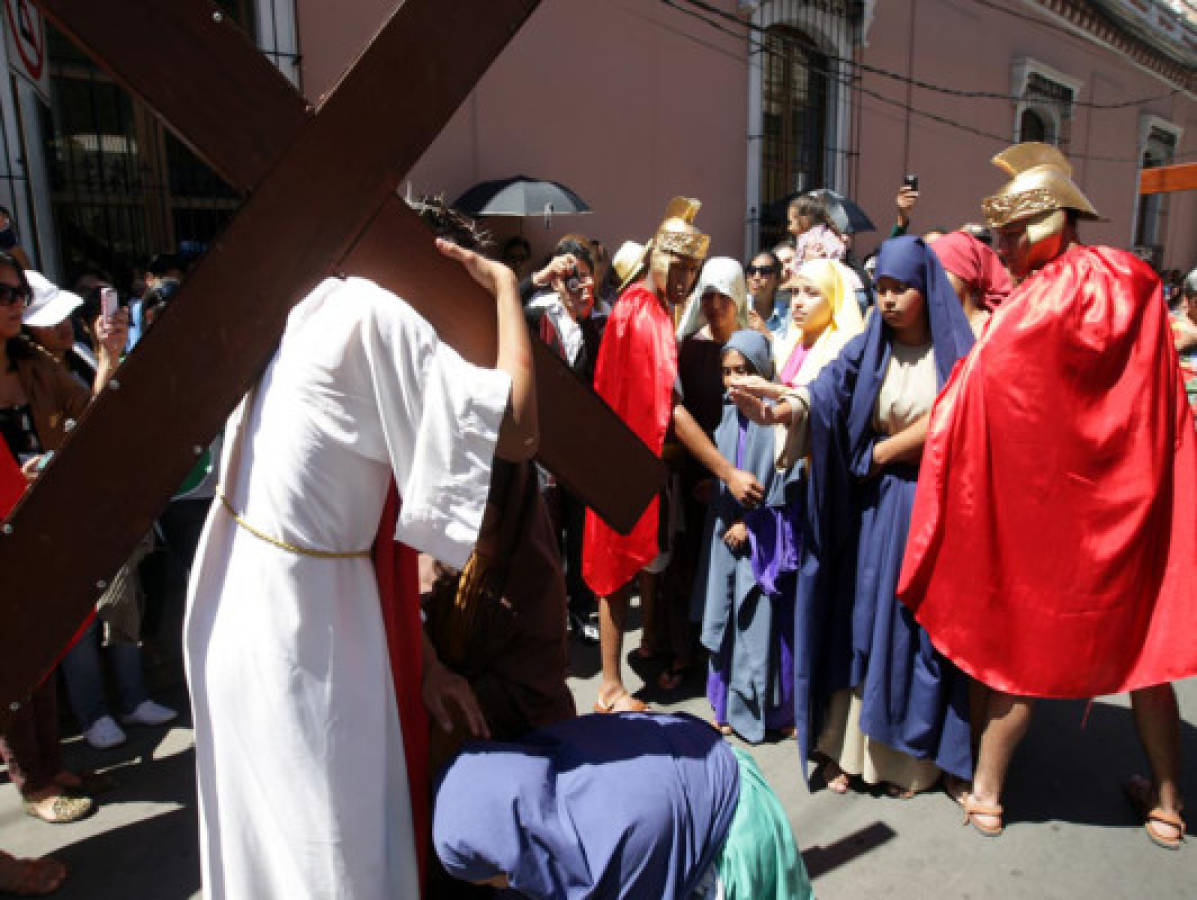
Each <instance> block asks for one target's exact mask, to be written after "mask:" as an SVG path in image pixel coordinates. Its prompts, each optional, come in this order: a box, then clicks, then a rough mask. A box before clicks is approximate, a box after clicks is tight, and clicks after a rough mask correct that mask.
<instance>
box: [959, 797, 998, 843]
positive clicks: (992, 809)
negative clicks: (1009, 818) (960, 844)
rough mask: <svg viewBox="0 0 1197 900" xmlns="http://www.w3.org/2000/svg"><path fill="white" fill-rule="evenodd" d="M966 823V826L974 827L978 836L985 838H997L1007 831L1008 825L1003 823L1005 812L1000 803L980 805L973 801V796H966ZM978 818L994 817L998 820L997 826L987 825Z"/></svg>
mask: <svg viewBox="0 0 1197 900" xmlns="http://www.w3.org/2000/svg"><path fill="white" fill-rule="evenodd" d="M963 805H964V823H963V824H965V825H972V826H973V828H975V829H976V831H977V833H978V834H983V835H985V837H997V836H998V835H1000V834H1001V833H1002V832H1003V831H1005V830H1006V825H1005V823H1004V822H1003V821H1002V815H1003V813H1004V810H1003V809H1002V805H1001V804H1000V803H994V804H992V805H990V804H987V803H978V802H977V801H976V800H974V799H973V795H972V794H965V795H964V804H963ZM976 816H992V817H993V818H995V819H997V820H998V823H997V825H986V824H985V823H983V822H978V821H977V820H976V818H975V817H976Z"/></svg>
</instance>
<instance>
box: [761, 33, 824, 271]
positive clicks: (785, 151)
mask: <svg viewBox="0 0 1197 900" xmlns="http://www.w3.org/2000/svg"><path fill="white" fill-rule="evenodd" d="M828 64H829V61H828V59H827V57H826V56H825V55H823V54H822V53H820V52H819V51H818V50H817V49H816V48H815V45H814V43H813V42H812V41H811V40H810V39H809V38H808V37H807V36H806V35H805V34H803V33H802V32H801V31H798V30H797V29H795V28H792V27H790V26H788V25H774V26H772V27H771V28H769V30H768V33H767V35H766V38H765V41H764V51H763V53H762V59H761V182H760V185H761V193H760V207H759V208H760V210H761V223H760V240H759V246H761V247H768V246H771V245H772V244H773V243H775V242H776V241H778V240H779V239H780V238H782V237H783V236H784V235H785V206H786V199H787V198H788V197H789V196H790V195H791V194H793V193H795V192H798V191H809V190H813V189H814V188H817V187H822V186H823V184H824V182H825V180H826V179H825V177H824V161H825V158H826V136H827V111H828V106H829V96H828V77H827V75H828V72H829V71H830V70H829V68H828Z"/></svg>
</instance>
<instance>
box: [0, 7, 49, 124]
mask: <svg viewBox="0 0 1197 900" xmlns="http://www.w3.org/2000/svg"><path fill="white" fill-rule="evenodd" d="M4 35H5V40H6V41H7V43H8V65H9V68H10V69H12V70H13V71H14V72H15V73H16V74H18V75H20V76H21V77H22V78H24V79H25V80H26V81H28V82H29V83H30V84H31V85H33V89H34V90H35V91H37V93H38V96H39V97H41V98H42V102H43V103H45V104H46V105H49V103H50V66H49V63H48V62H47V60H46V20H45V19H43V18H42V11H41V10H40V9H38V8H37V7H36V6H34V4H33V3H32V2H31V0H4Z"/></svg>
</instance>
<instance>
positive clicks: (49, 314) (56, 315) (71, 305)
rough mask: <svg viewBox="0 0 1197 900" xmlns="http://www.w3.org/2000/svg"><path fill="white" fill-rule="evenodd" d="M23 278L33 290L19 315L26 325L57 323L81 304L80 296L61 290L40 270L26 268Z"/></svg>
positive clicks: (39, 326)
mask: <svg viewBox="0 0 1197 900" xmlns="http://www.w3.org/2000/svg"><path fill="white" fill-rule="evenodd" d="M25 279H26V280H27V281H28V282H29V287H30V288H31V289H32V290H33V299H32V301H31V302H30V304H29V305H28V306H27V307H25V313H24V315H23V316H22V317H21V320H22V321H23V322H24V323H25V324H26V325H33V326H34V327H37V328H45V327H48V326H51V325H57V324H58V323H59V322H61V321H62V320H63V319H65V318H66V317H67V316H69V315H70V314H71V313H73V312H74V311H75V310H77V309H78V308H79V307H80V306H82V305H83V298H82V297H80V296H79V295H78V294H72V293H71V292H70V291H64V290H62V289H61V288H59V287H58V285H56V284H54V282H52V281H51V280H50V279H49V278H47V277H46V276H45V275H43V274H42V273H41V272H35V271H34V270H33V269H26V270H25Z"/></svg>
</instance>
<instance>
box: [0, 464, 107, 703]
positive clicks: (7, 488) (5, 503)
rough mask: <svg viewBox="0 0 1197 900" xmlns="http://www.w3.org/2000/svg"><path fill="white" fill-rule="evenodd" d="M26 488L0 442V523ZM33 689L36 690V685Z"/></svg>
mask: <svg viewBox="0 0 1197 900" xmlns="http://www.w3.org/2000/svg"><path fill="white" fill-rule="evenodd" d="M26 487H28V482H27V481H25V475H24V473H22V472H21V467H20V466H18V465H17V461H16V460H15V459H13V458H12V454H11V453H10V452H9V450H8V446H7V445H6V444H5V443H4V442H3V441H0V521H3V520H4V519H5V518H7V517H8V514H9V513H10V512H12V508H13V507H14V506H16V505H17V501H18V500H20V499H21V496H22V495H23V494H24V493H25V488H26ZM95 617H96V611H95V609H94V608H93V609H91V610H90V611H89V612H88V613H87V615H86V616H85V617H84V618H83V624H82V625H80V626H79V627H78V629H76V631H75V634H74V636H73V637H72V638H71V639H70V640H69V641H67V644H66V646H65V647H63V648H62V650H61V651H60V652H59V653H58V655H57V656H56V657H54V662H53V664H52V665H51V666H50V667H49V668H48V669H47V670H46V671H45V672H44V673H43V674H42V676H41V677H40V678H39V679H38V681H37V684H38V685H40V684H41V683H42V682H43V681H45V680H46V678H48V677H49V676H50V674H51V673H52V672H53V671H54V669H55V668H56V667H57V666H58V664H59V662H61V661H62V658H63V657H64V656H66V655H67V652H68V651H69V650H70V649H71V648H72V647H74V646H75V644H76V642H77V641H78V640H79V638H81V637H83V634H84V632H86V631H87V629H88V627H90V625H91V620H92V619H94V618H95ZM34 687H35V689H36V687H37V685H35V686H34Z"/></svg>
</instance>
